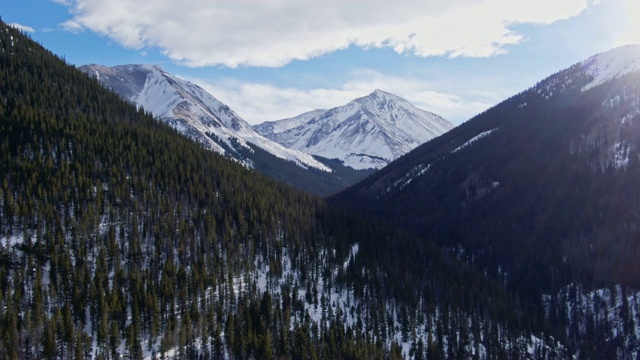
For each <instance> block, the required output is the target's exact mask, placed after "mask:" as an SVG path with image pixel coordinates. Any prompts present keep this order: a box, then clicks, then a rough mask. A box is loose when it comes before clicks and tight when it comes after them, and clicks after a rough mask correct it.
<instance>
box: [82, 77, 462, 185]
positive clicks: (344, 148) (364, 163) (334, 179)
mask: <svg viewBox="0 0 640 360" xmlns="http://www.w3.org/2000/svg"><path fill="white" fill-rule="evenodd" d="M80 70H81V71H83V72H85V73H87V74H89V75H90V76H93V77H95V78H96V79H97V80H98V81H100V83H101V84H103V85H104V86H106V87H107V88H109V89H111V90H113V91H115V92H116V93H118V94H119V95H120V96H122V97H123V98H124V99H125V100H128V101H131V102H133V103H135V104H136V105H137V106H140V107H142V108H143V109H145V110H146V111H149V112H151V114H153V115H154V116H156V117H157V118H159V119H161V120H162V121H164V122H166V123H167V124H169V125H170V126H171V127H173V128H174V129H176V130H178V131H179V132H180V133H182V134H185V135H186V136H188V137H189V138H191V139H193V140H194V141H196V142H198V143H200V144H203V145H204V146H205V147H207V148H209V149H211V150H213V151H215V152H217V153H219V154H222V155H225V156H227V157H229V158H231V159H235V160H236V161H239V162H240V163H242V164H244V165H245V166H247V167H249V168H254V169H256V170H258V171H260V172H262V173H264V174H266V175H268V176H271V177H273V178H275V179H277V180H280V181H283V182H286V183H289V184H292V185H294V186H296V187H299V188H302V189H304V190H307V191H310V192H312V193H317V194H330V193H334V192H337V191H338V190H341V189H343V188H344V187H346V186H348V185H350V184H353V183H355V182H356V181H357V180H361V179H362V178H364V177H365V176H366V175H368V174H370V173H371V172H372V170H373V169H374V168H378V167H380V166H382V165H384V164H386V163H387V162H388V161H389V160H391V159H393V158H396V157H397V156H399V155H402V154H404V153H406V152H408V151H410V150H411V149H412V148H414V147H415V146H417V145H418V144H420V143H422V142H424V141H427V140H429V139H431V138H433V137H434V136H436V135H438V134H440V133H442V132H444V131H446V130H448V129H450V128H451V127H452V126H451V124H450V123H448V122H447V121H446V120H444V119H442V118H440V117H438V116H437V115H434V114H431V113H428V112H426V111H424V110H420V109H417V108H415V107H414V106H413V105H411V104H410V103H409V102H408V101H406V100H404V99H402V98H399V97H397V96H394V95H391V94H388V93H384V92H382V91H379V90H378V91H376V92H374V93H372V94H371V95H369V96H367V97H363V98H360V99H357V100H355V101H353V102H351V103H349V104H347V105H345V106H343V107H340V108H335V109H332V110H329V111H326V112H325V111H323V112H322V114H321V115H322V116H319V117H318V119H315V118H313V119H308V120H309V121H304V120H305V119H306V117H307V116H308V115H309V114H315V113H316V112H311V113H308V114H303V115H301V116H298V117H296V118H294V119H291V120H288V121H281V122H277V125H276V124H275V123H272V122H270V123H264V124H262V125H259V126H255V127H254V128H252V127H251V126H250V125H249V124H248V123H247V122H246V121H245V120H244V119H242V118H241V117H240V116H239V115H238V114H237V113H235V112H234V111H233V110H231V109H230V108H229V107H228V106H227V105H225V104H223V103H222V102H221V101H219V100H218V99H216V98H215V97H214V96H213V95H211V94H209V93H207V92H206V91H205V90H204V89H202V88H201V87H199V86H197V85H195V84H193V83H191V82H189V81H186V80H184V79H182V78H180V77H177V76H174V75H171V74H169V73H167V72H166V71H164V70H163V69H162V68H160V67H159V66H157V65H122V66H114V67H105V66H101V65H95V64H94V65H85V66H81V67H80ZM345 116H346V117H345ZM284 127H287V129H286V130H289V131H287V132H283V130H282V129H283V128H284ZM293 127H295V129H293ZM267 128H270V129H272V130H271V131H270V132H264V131H262V129H267ZM273 129H278V130H279V133H278V134H274V132H273ZM296 131H297V132H304V133H305V134H310V136H312V137H313V138H312V139H307V140H308V141H307V143H311V142H314V143H315V146H314V147H309V146H299V143H300V142H301V141H303V140H304V139H305V136H306V135H301V134H298V133H296ZM285 137H288V138H289V141H282V139H284V138H285ZM306 137H308V136H306ZM294 138H295V139H296V141H292V140H291V139H294ZM328 149H333V150H331V151H327V150H328ZM312 155H315V156H312ZM294 165H295V166H294Z"/></svg>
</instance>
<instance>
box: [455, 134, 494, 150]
mask: <svg viewBox="0 0 640 360" xmlns="http://www.w3.org/2000/svg"><path fill="white" fill-rule="evenodd" d="M496 129H497V128H496ZM496 129H491V130H487V131H483V132H481V133H480V134H478V135H476V136H474V137H472V138H471V139H469V140H467V142H465V143H464V144H462V145H460V146H458V147H457V148H455V149H454V150H453V151H451V153H452V154H453V153H457V152H458V151H460V150H462V149H464V148H466V147H467V146H469V145H471V144H473V143H474V142H476V141H478V140H480V139H482V138H483V137H485V136H487V135H489V134H491V133H492V132H494V131H495V130H496Z"/></svg>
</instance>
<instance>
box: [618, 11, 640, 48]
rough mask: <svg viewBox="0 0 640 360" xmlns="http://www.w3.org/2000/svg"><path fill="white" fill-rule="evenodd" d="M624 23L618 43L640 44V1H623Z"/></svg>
mask: <svg viewBox="0 0 640 360" xmlns="http://www.w3.org/2000/svg"><path fill="white" fill-rule="evenodd" d="M623 11H624V25H623V27H622V29H621V30H622V31H621V34H620V37H619V38H617V39H616V43H617V44H616V45H628V44H640V22H639V21H638V18H639V17H640V1H638V0H625V1H624V2H623Z"/></svg>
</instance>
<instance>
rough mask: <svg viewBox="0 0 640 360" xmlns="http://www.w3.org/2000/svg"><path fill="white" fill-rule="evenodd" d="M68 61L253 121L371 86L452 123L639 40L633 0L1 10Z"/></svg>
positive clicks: (214, 1)
mask: <svg viewBox="0 0 640 360" xmlns="http://www.w3.org/2000/svg"><path fill="white" fill-rule="evenodd" d="M0 17H1V18H2V20H3V21H4V22H7V23H10V24H12V25H13V26H15V27H17V28H20V29H21V30H23V31H24V32H25V33H27V34H29V36H31V37H32V38H33V39H34V40H36V41H38V42H39V43H40V44H42V45H43V46H44V47H46V48H48V49H49V50H51V51H52V52H53V53H55V54H57V55H59V56H60V57H62V58H64V59H65V60H66V61H67V62H68V63H70V64H73V65H76V66H81V65H85V64H101V65H106V66H114V65H124V64H141V63H143V64H157V65H160V66H161V67H162V68H163V69H165V70H166V71H167V72H169V73H171V74H174V75H177V76H180V77H182V78H184V79H187V80H190V81H192V82H194V83H196V84H198V85H200V86H201V87H203V88H204V89H205V90H207V91H208V92H210V93H211V94H212V95H213V96H215V97H216V98H218V99H219V100H221V101H222V102H224V103H226V104H227V105H229V107H231V108H232V109H233V110H234V111H236V113H238V114H239V115H240V116H241V117H243V118H244V119H245V120H247V121H248V122H249V123H252V124H257V123H260V122H263V121H269V120H278V119H283V118H288V117H293V116H296V115H299V114H301V113H304V112H307V111H311V110H314V109H328V108H332V107H336V106H340V105H344V104H346V103H347V102H349V101H351V100H353V99H355V98H358V97H362V96H366V95H368V94H369V93H371V92H372V91H374V90H376V89H381V90H384V91H388V92H390V93H393V94H396V95H398V96H401V97H403V98H405V99H407V100H409V101H411V102H412V103H413V104H414V105H416V106H418V107H420V108H422V109H425V110H428V111H431V112H434V113H436V114H438V115H441V116H443V117H444V118H446V119H448V120H450V121H451V122H453V123H454V124H456V125H457V124H460V123H462V122H464V121H467V120H469V119H470V118H472V117H473V116H474V115H476V114H478V113H481V112H482V111H484V110H486V109H488V108H489V107H491V106H493V105H495V104H497V103H499V102H500V101H502V100H504V99H506V98H508V97H510V96H512V95H515V94H517V93H519V92H521V91H523V90H526V89H527V88H529V87H531V86H533V85H534V84H535V83H536V82H538V81H540V80H542V79H544V78H545V77H547V76H549V75H551V74H553V73H555V72H557V71H559V70H562V69H564V68H566V67H569V66H570V65H572V64H574V63H576V62H579V61H582V60H584V59H586V58H588V57H589V56H591V55H594V54H596V53H599V52H603V51H607V50H609V49H612V48H614V47H617V46H622V45H626V44H638V43H640V21H638V20H637V19H640V0H533V1H530V0H455V1H451V0H396V1H389V0H322V1H319V0H314V1H311V0H180V1H176V0H154V1H149V0H0Z"/></svg>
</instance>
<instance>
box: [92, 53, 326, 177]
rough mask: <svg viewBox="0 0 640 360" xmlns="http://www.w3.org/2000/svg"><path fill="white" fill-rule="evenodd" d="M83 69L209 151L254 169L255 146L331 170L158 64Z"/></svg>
mask: <svg viewBox="0 0 640 360" xmlns="http://www.w3.org/2000/svg"><path fill="white" fill-rule="evenodd" d="M80 70H82V71H84V72H85V73H87V74H89V75H91V76H94V77H95V78H97V79H98V80H99V81H100V82H101V83H102V84H103V85H105V86H107V87H109V88H111V89H113V90H114V91H115V92H117V93H118V94H120V95H121V96H122V97H123V98H125V99H127V100H129V101H132V102H134V103H136V104H137V105H138V106H141V107H143V108H144V109H145V110H147V111H150V112H151V113H152V114H153V115H155V116H156V117H158V118H159V119H161V120H163V121H165V122H167V123H168V124H170V125H171V126H172V127H173V128H175V129H177V130H178V131H180V132H182V133H184V134H186V135H187V136H189V137H191V138H192V139H193V140H195V141H197V142H199V143H202V144H204V145H205V146H206V147H208V148H210V149H211V150H213V151H215V152H217V153H220V154H223V155H225V156H228V157H231V158H234V159H236V160H238V161H240V162H242V163H243V164H245V165H246V166H248V167H255V164H254V160H253V159H252V158H251V156H247V155H246V154H247V153H251V152H253V149H252V148H251V147H250V146H249V145H248V144H253V145H255V146H257V147H259V148H260V149H262V150H265V151H266V152H267V153H270V154H272V155H274V156H276V157H277V158H280V159H284V160H288V161H292V162H294V163H295V164H297V165H298V166H300V167H302V168H305V169H306V168H314V169H318V170H321V171H326V172H331V169H330V168H329V167H327V166H326V165H324V164H322V163H321V162H319V161H318V160H316V159H314V158H313V157H312V156H310V155H309V154H306V153H303V152H300V151H296V150H292V149H287V148H285V147H283V146H282V145H280V144H277V143H275V142H273V141H271V140H268V139H266V138H265V137H263V136H261V135H260V134H258V133H257V132H256V131H255V130H253V129H252V128H251V126H250V125H249V124H248V123H247V122H246V121H245V120H243V119H242V118H241V117H240V116H239V115H238V114H236V113H235V112H234V111H233V110H231V109H230V108H229V107H228V106H227V105H225V104H223V103H222V102H221V101H220V100H218V99H216V98H215V97H213V96H212V95H211V94H209V93H207V92H206V91H205V90H204V89H202V88H201V87H199V86H197V85H195V84H193V83H191V82H189V81H186V80H184V79H181V78H179V77H176V76H172V75H171V74H169V73H167V72H166V71H164V70H162V69H161V68H160V67H159V66H156V65H122V66H114V67H105V66H101V65H85V66H82V67H80Z"/></svg>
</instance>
